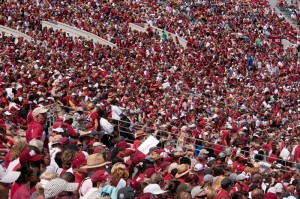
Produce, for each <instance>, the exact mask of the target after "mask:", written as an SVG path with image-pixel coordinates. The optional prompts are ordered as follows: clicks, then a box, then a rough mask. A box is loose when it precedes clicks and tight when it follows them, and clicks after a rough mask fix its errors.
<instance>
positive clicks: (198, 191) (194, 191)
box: [191, 186, 206, 198]
mask: <svg viewBox="0 0 300 199" xmlns="http://www.w3.org/2000/svg"><path fill="white" fill-rule="evenodd" d="M203 191H205V190H204V189H203V188H202V187H201V186H196V187H194V188H193V189H192V191H191V195H192V198H194V197H195V196H196V195H198V194H199V193H201V192H203ZM205 195H206V194H205Z"/></svg>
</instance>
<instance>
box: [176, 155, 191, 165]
mask: <svg viewBox="0 0 300 199" xmlns="http://www.w3.org/2000/svg"><path fill="white" fill-rule="evenodd" d="M179 164H188V165H190V166H191V164H192V162H191V159H190V158H188V157H182V158H180V160H179Z"/></svg>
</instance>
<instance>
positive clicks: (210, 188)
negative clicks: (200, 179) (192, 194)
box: [204, 186, 216, 199]
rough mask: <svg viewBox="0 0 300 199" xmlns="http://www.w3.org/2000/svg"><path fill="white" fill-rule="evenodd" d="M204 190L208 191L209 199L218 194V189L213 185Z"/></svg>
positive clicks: (207, 196)
mask: <svg viewBox="0 0 300 199" xmlns="http://www.w3.org/2000/svg"><path fill="white" fill-rule="evenodd" d="M204 190H205V192H206V198H207V199H214V198H215V196H216V190H214V189H213V188H212V187H211V186H206V187H204Z"/></svg>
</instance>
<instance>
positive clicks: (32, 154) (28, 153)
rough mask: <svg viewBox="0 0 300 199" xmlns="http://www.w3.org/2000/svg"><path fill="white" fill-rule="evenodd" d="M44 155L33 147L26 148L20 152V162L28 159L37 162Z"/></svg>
mask: <svg viewBox="0 0 300 199" xmlns="http://www.w3.org/2000/svg"><path fill="white" fill-rule="evenodd" d="M42 157H43V156H42V155H41V154H38V153H36V151H35V150H33V149H24V150H23V151H22V152H21V154H20V163H21V164H23V163H25V162H28V161H32V162H36V161H39V160H41V159H42Z"/></svg>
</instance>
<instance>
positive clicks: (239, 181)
mask: <svg viewBox="0 0 300 199" xmlns="http://www.w3.org/2000/svg"><path fill="white" fill-rule="evenodd" d="M248 178H249V176H246V175H245V174H243V173H241V174H239V175H238V176H237V177H236V183H235V186H234V187H233V188H232V190H231V193H232V194H233V193H235V192H237V191H246V190H245V188H246V186H245V185H246V181H247V179H248Z"/></svg>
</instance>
